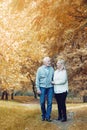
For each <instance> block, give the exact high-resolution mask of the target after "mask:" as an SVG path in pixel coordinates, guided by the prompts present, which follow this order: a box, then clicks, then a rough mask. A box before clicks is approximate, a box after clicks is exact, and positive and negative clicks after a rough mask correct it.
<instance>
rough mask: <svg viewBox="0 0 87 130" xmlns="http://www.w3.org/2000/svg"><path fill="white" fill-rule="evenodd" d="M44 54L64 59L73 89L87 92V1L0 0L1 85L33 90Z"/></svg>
mask: <svg viewBox="0 0 87 130" xmlns="http://www.w3.org/2000/svg"><path fill="white" fill-rule="evenodd" d="M44 56H50V57H51V58H52V65H53V66H54V68H56V67H55V64H56V61H57V59H58V58H60V57H61V58H63V59H65V61H66V68H67V72H68V78H69V91H70V92H71V93H72V95H73V96H75V95H80V96H82V95H86V94H87V0H0V90H1V91H3V90H6V91H9V92H11V91H13V90H22V91H31V90H32V88H33V87H34V86H35V76H36V70H37V68H38V67H39V66H40V65H41V63H42V59H43V57H44Z"/></svg>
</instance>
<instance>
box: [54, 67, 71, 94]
mask: <svg viewBox="0 0 87 130" xmlns="http://www.w3.org/2000/svg"><path fill="white" fill-rule="evenodd" d="M66 91H67V92H68V78H67V72H66V70H65V69H63V70H56V71H55V72H54V93H56V94H57V93H63V92H66Z"/></svg>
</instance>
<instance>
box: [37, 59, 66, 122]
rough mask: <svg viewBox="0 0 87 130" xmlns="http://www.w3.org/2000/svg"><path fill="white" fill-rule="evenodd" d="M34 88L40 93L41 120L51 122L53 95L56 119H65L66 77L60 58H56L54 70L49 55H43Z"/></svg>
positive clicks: (63, 63) (63, 120)
mask: <svg viewBox="0 0 87 130" xmlns="http://www.w3.org/2000/svg"><path fill="white" fill-rule="evenodd" d="M36 88H37V93H38V94H39V95H40V106H41V113H42V121H48V122H51V111H52V99H53V96H54V95H55V99H56V102H57V106H58V116H57V120H60V121H61V122H65V121H67V114H66V97H67V92H68V79H67V72H66V68H65V61H64V60H62V59H61V60H58V61H57V69H56V70H55V71H54V69H53V67H52V66H51V59H50V57H45V58H44V59H43V65H42V66H41V67H39V68H38V70H37V74H36ZM46 103H47V105H46Z"/></svg>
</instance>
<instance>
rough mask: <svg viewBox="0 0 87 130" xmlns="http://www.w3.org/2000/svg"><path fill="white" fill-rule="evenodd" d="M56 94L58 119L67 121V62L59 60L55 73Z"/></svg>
mask: <svg viewBox="0 0 87 130" xmlns="http://www.w3.org/2000/svg"><path fill="white" fill-rule="evenodd" d="M52 83H53V84H54V93H55V98H56V102H57V106H58V119H57V120H61V121H62V122H65V121H67V115H66V97H67V92H68V79H67V72H66V69H65V61H64V60H58V62H57V70H56V71H55V72H54V81H53V82H52Z"/></svg>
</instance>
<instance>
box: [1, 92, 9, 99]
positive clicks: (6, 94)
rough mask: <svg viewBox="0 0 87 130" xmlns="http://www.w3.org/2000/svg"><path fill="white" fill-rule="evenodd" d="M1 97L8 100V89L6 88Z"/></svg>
mask: <svg viewBox="0 0 87 130" xmlns="http://www.w3.org/2000/svg"><path fill="white" fill-rule="evenodd" d="M1 99H2V100H4V99H5V100H8V92H7V91H6V90H4V91H3V92H2V96H1Z"/></svg>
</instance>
